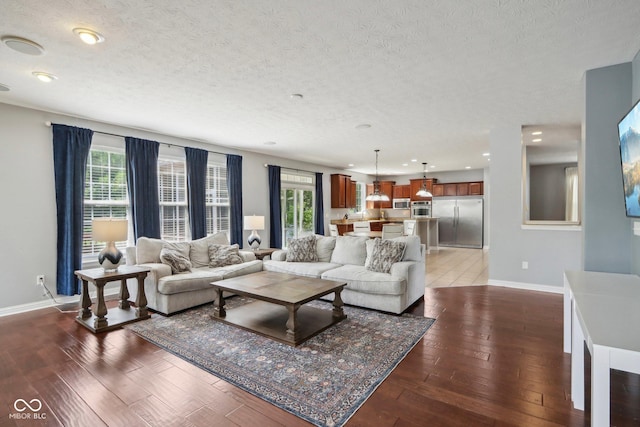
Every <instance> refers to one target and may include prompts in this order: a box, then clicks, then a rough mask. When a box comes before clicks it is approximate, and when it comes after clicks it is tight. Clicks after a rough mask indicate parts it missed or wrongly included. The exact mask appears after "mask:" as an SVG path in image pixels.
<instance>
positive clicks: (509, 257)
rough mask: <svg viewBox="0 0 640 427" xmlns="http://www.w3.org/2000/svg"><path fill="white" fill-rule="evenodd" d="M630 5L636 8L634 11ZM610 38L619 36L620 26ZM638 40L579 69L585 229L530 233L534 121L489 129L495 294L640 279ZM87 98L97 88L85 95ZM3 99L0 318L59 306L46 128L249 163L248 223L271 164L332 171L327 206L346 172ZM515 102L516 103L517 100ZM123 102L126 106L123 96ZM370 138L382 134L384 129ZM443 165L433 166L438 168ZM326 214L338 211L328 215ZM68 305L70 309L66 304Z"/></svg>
mask: <svg viewBox="0 0 640 427" xmlns="http://www.w3.org/2000/svg"><path fill="white" fill-rule="evenodd" d="M627 6H629V7H630V8H633V7H635V6H633V5H631V4H628V5H627ZM84 20H88V18H84ZM13 28H15V30H12V33H14V32H15V33H20V32H19V31H18V30H19V29H20V25H18V24H17V23H14V24H12V29H13ZM610 30H611V31H612V32H615V31H614V28H613V26H612V27H611V28H610ZM103 31H104V30H103ZM105 32H106V31H105ZM23 35H25V36H28V34H23ZM109 36H110V37H111V35H109ZM634 37H635V38H633V37H632V38H629V39H627V40H625V41H624V43H623V44H624V45H627V46H626V51H625V52H629V51H631V50H632V51H633V53H632V54H631V56H629V55H628V54H627V55H624V56H622V57H615V58H612V60H611V61H610V62H605V63H593V62H589V61H586V62H587V63H589V64H591V66H590V67H588V68H584V69H582V70H580V71H579V72H580V73H584V75H582V76H579V75H576V76H574V77H575V81H576V82H578V83H577V84H584V89H583V91H582V92H581V94H580V96H583V97H584V101H583V103H582V106H583V108H584V115H583V117H582V118H581V122H582V125H583V128H584V139H583V141H582V156H583V157H582V158H581V160H582V161H583V162H584V163H583V174H584V179H583V201H582V204H583V208H582V225H581V228H580V229H579V230H578V231H576V230H558V229H548V228H541V229H527V228H523V227H522V204H521V198H520V194H521V182H522V180H521V176H522V170H521V169H522V167H521V164H522V163H521V155H522V150H521V145H520V141H521V138H522V126H523V125H530V124H532V123H531V122H523V121H520V122H518V121H515V120H513V121H508V122H503V121H499V120H498V121H496V122H494V123H491V127H490V128H488V129H483V130H482V132H484V134H483V136H481V137H480V138H481V139H483V141H484V143H485V144H486V145H487V148H486V150H487V151H489V152H491V162H490V168H485V170H483V175H484V177H485V183H486V185H487V191H486V193H487V194H486V199H487V200H488V204H489V211H488V215H487V218H486V219H487V221H488V223H489V232H488V239H487V241H488V245H489V247H490V275H489V283H490V285H497V286H503V287H512V288H520V289H533V290H541V291H548V292H550V293H555V294H558V293H561V292H562V291H563V288H562V286H563V272H564V271H565V270H583V269H584V270H594V271H608V272H617V273H632V274H637V273H638V271H639V270H640V267H639V266H640V246H639V241H638V238H637V237H635V236H634V235H633V231H632V230H633V224H632V221H631V220H630V219H628V218H626V217H625V215H624V208H623V206H621V203H622V204H623V201H622V200H621V190H620V164H619V159H617V158H616V156H617V155H618V152H617V150H618V146H617V140H616V138H617V135H616V133H615V132H616V124H617V122H618V120H619V119H620V118H621V117H622V116H623V115H624V114H625V113H626V112H627V111H628V110H629V109H630V108H631V106H632V105H633V104H634V103H635V101H636V100H638V99H640V56H639V55H638V54H637V52H638V49H639V46H638V40H637V36H634ZM107 42H110V40H107ZM42 44H43V45H46V44H47V43H46V40H42ZM629 46H631V47H629ZM2 47H3V50H2V54H3V55H8V53H7V50H8V49H6V46H2ZM48 55H49V56H53V55H54V53H53V52H50V53H48ZM3 58H4V57H3ZM505 67H506V65H505ZM515 72H517V70H515V71H514V73H515ZM1 78H4V75H3V76H0V83H7V82H6V80H1ZM60 80H62V76H60ZM54 83H55V82H54ZM19 87H20V86H19V85H13V87H12V91H11V92H14V93H15V92H17V91H18V90H19ZM29 90H37V91H42V92H43V94H42V96H43V97H44V98H46V97H48V95H47V94H46V90H43V89H40V88H37V89H29ZM83 90H89V89H88V88H86V87H83ZM11 92H9V93H11ZM4 93H5V92H0V102H1V104H0V141H2V145H3V155H2V159H1V160H0V163H1V164H2V168H1V170H2V172H0V173H2V177H3V179H4V182H5V183H7V185H6V186H5V194H6V196H7V200H8V201H10V203H11V205H12V206H16V207H17V208H16V209H12V210H9V209H5V210H3V212H2V214H0V215H1V216H0V218H1V219H2V222H3V224H5V225H10V226H5V227H4V229H3V243H4V244H3V245H2V246H3V249H2V250H1V252H0V253H1V254H2V259H3V260H4V262H5V265H6V266H10V267H8V268H5V269H3V271H2V272H1V273H0V289H2V290H3V299H2V302H1V303H0V311H1V312H2V314H5V315H7V314H12V313H18V312H21V311H25V310H28V309H34V308H40V307H47V306H50V305H51V301H50V299H49V298H48V297H47V298H43V296H42V290H41V288H39V287H36V286H34V282H35V277H36V276H38V275H44V276H45V278H46V284H47V285H48V286H50V287H52V286H55V285H54V284H55V277H56V218H55V211H56V202H55V190H54V179H53V176H54V170H53V158H52V144H51V128H50V127H47V126H46V125H45V122H52V123H63V124H67V125H72V126H79V127H86V128H90V129H93V130H95V131H100V132H106V133H113V134H116V135H132V136H136V137H139V138H146V139H151V140H157V141H160V142H162V143H166V144H173V145H174V148H175V146H190V147H196V148H203V149H208V150H212V151H216V152H220V153H228V154H240V155H242V157H243V211H244V214H245V215H249V214H253V213H255V214H260V215H265V216H266V215H267V214H268V205H269V194H268V185H267V181H268V179H267V169H266V168H265V167H264V165H265V164H275V165H280V166H282V167H284V168H291V169H293V170H300V169H301V170H308V171H313V172H322V173H323V184H324V189H325V191H324V205H325V206H329V205H330V203H329V197H330V194H329V193H330V184H329V176H330V174H331V173H340V172H344V171H345V169H339V168H336V167H328V166H324V165H322V164H321V163H314V161H313V159H311V158H309V159H308V160H307V161H301V160H299V159H292V158H287V157H286V156H284V155H273V154H265V148H264V147H260V151H261V152H260V153H258V152H254V151H250V150H245V149H242V148H241V147H240V148H239V147H231V146H229V145H226V144H222V143H220V144H216V143H213V144H212V143H209V142H204V141H208V140H207V139H206V138H201V137H196V138H189V137H187V136H183V137H179V136H175V135H173V134H171V133H169V132H166V133H162V132H153V131H150V130H143V128H144V129H154V127H153V123H154V122H155V121H163V120H167V117H169V118H171V115H172V112H171V109H170V108H168V109H167V110H166V116H164V117H161V118H159V117H154V118H151V119H149V121H148V122H145V123H138V122H134V123H126V124H124V123H123V124H120V125H118V124H113V123H114V122H116V119H115V118H112V117H111V116H109V115H106V114H104V115H102V114H101V115H99V116H97V117H96V116H94V115H93V113H92V107H91V106H85V107H84V108H86V113H82V114H81V113H77V112H74V111H77V110H73V109H71V107H69V108H65V107H58V108H57V109H55V112H51V111H49V110H50V108H38V106H35V105H28V104H26V103H25V104H22V103H20V102H18V101H11V100H8V101H7V102H5V101H3V98H2V96H5V95H3V94H4ZM285 96H289V94H286V95H285ZM469 96H470V97H471V96H473V91H470V94H469ZM505 98H506V101H508V98H509V95H508V94H507V95H506V96H505ZM503 101H504V99H503ZM121 102H123V103H126V102H128V101H126V99H124V98H123V99H122V100H121ZM166 104H169V103H168V102H167V103H166ZM296 108H300V107H296ZM85 117H92V118H91V119H89V118H85ZM527 119H528V118H527ZM356 124H357V123H354V124H353V126H351V127H352V128H353V127H354V126H355V125H356ZM370 130H375V123H374V127H373V128H372V129H370ZM351 131H354V130H350V132H351ZM354 132H355V131H354ZM387 136H388V135H387ZM116 140H117V138H114V137H109V136H105V135H99V134H96V135H95V136H94V143H99V144H103V145H113V144H117V143H118V142H117V141H116ZM442 143H443V144H444V143H446V142H442ZM360 148H361V149H360V150H359V152H360V154H359V158H360V159H361V160H362V161H363V162H366V163H368V164H369V166H371V165H372V164H373V148H382V151H381V154H382V158H384V154H385V153H391V152H392V151H393V150H394V143H390V144H389V145H387V146H384V147H369V145H366V146H363V147H360ZM429 160H430V161H431V159H429ZM435 161H436V160H435V159H434V160H433V162H435ZM349 173H350V174H352V175H353V176H354V178H357V179H358V180H359V181H362V182H372V181H373V174H371V173H358V172H351V171H349ZM419 175H420V171H419V170H416V171H415V176H419ZM325 212H327V213H328V214H329V215H331V214H332V212H331V211H330V210H328V209H327V210H325ZM267 222H268V221H267ZM327 224H328V219H327ZM248 234H249V231H245V232H244V236H243V237H244V239H246V237H247V236H248ZM268 234H269V230H268V225H267V229H265V230H264V231H261V235H262V236H263V238H265V236H268ZM265 240H266V239H265ZM525 260H526V261H528V263H529V268H528V269H527V270H524V269H522V268H521V265H522V261H525ZM427 268H428V267H427ZM76 299H77V297H76ZM62 300H64V301H69V300H67V299H64V298H62ZM541 310H544V308H541ZM8 397H11V398H12V399H11V402H13V400H15V399H16V398H18V397H19V396H8Z"/></svg>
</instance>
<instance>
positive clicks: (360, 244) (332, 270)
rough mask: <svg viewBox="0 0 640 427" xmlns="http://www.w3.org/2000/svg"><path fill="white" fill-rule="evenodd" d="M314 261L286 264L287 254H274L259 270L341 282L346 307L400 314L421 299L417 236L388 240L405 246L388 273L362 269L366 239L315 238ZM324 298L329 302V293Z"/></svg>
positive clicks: (421, 252) (368, 248)
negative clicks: (352, 306)
mask: <svg viewBox="0 0 640 427" xmlns="http://www.w3.org/2000/svg"><path fill="white" fill-rule="evenodd" d="M316 239H317V240H316V251H317V258H318V261H317V262H289V261H286V258H287V251H286V250H280V251H276V252H274V253H273V254H272V255H271V260H268V261H264V262H263V269H264V270H267V271H276V272H281V273H289V274H296V275H299V276H307V277H316V278H322V279H327V280H336V281H345V282H347V286H345V288H344V290H343V291H342V294H341V296H342V300H343V301H344V302H345V303H346V304H351V305H356V306H360V307H365V308H371V309H374V310H381V311H386V312H391V313H396V314H400V313H402V312H403V311H404V310H406V309H407V308H408V307H409V306H410V305H411V304H413V303H414V302H415V301H417V300H418V299H420V298H421V297H423V296H424V290H425V245H423V244H421V243H420V238H419V237H418V236H406V237H398V238H395V239H391V240H394V241H401V242H404V243H405V250H404V253H403V256H402V259H401V260H400V261H399V262H396V263H394V264H393V265H391V269H390V271H389V273H383V272H377V271H370V270H368V269H366V268H365V261H366V259H367V256H368V255H369V256H371V253H372V249H373V245H374V241H373V240H371V239H368V238H366V237H349V236H337V237H325V236H316ZM325 298H327V299H329V300H332V299H333V294H331V295H327V296H326V297H325Z"/></svg>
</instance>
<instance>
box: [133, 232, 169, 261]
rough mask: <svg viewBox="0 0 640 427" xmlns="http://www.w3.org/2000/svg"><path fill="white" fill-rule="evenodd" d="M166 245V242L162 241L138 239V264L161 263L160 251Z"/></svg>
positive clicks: (148, 238) (146, 238)
mask: <svg viewBox="0 0 640 427" xmlns="http://www.w3.org/2000/svg"><path fill="white" fill-rule="evenodd" d="M164 243H165V242H164V240H161V239H152V238H150V237H140V238H138V241H137V242H136V263H138V264H148V263H154V264H159V263H161V262H162V261H160V251H161V250H162V246H163V245H164Z"/></svg>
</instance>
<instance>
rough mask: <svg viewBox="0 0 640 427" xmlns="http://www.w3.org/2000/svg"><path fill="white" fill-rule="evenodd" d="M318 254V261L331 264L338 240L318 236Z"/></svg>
mask: <svg viewBox="0 0 640 427" xmlns="http://www.w3.org/2000/svg"><path fill="white" fill-rule="evenodd" d="M316 238H317V241H316V252H317V254H318V261H320V262H330V261H331V254H332V253H333V249H334V248H335V247H336V238H335V237H327V236H321V235H319V234H316Z"/></svg>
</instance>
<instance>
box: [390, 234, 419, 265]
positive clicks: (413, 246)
mask: <svg viewBox="0 0 640 427" xmlns="http://www.w3.org/2000/svg"><path fill="white" fill-rule="evenodd" d="M389 240H393V241H394V242H403V243H405V245H406V247H405V249H404V255H403V256H402V261H424V258H423V257H422V254H421V253H420V244H421V242H420V236H403V237H394V238H393V239H389Z"/></svg>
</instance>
